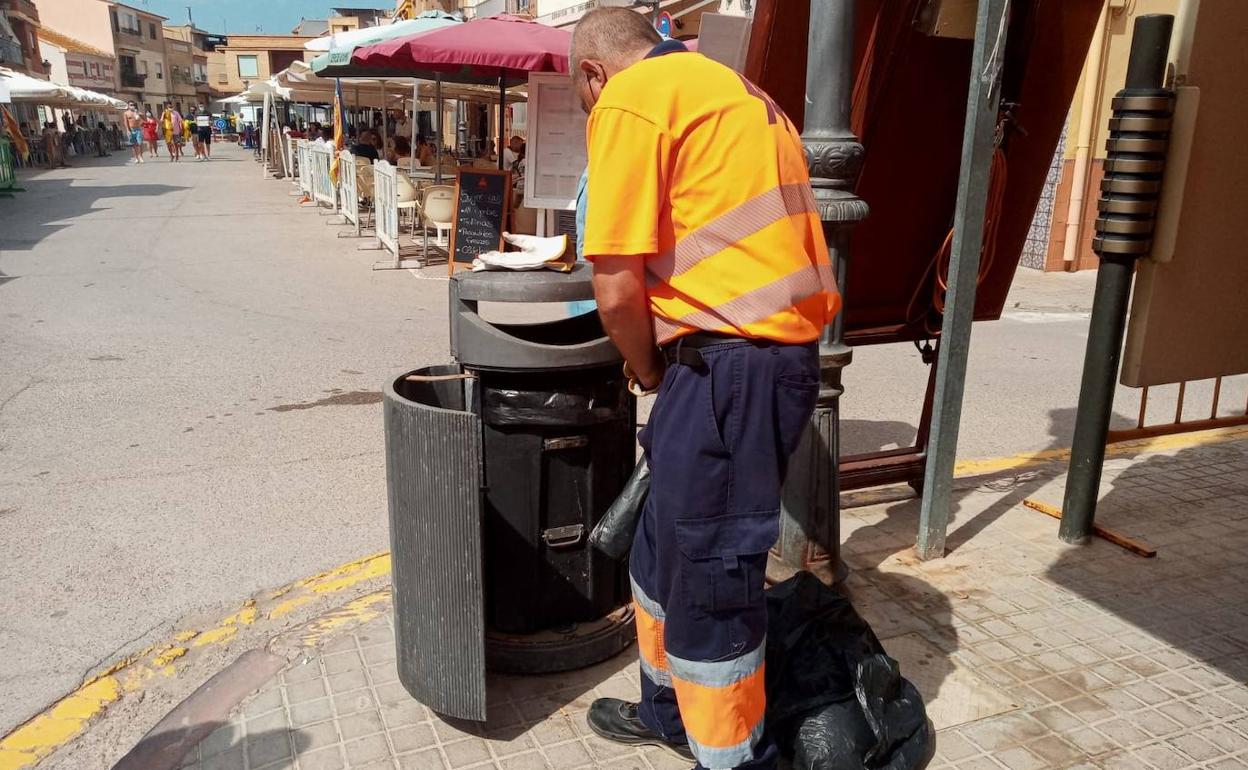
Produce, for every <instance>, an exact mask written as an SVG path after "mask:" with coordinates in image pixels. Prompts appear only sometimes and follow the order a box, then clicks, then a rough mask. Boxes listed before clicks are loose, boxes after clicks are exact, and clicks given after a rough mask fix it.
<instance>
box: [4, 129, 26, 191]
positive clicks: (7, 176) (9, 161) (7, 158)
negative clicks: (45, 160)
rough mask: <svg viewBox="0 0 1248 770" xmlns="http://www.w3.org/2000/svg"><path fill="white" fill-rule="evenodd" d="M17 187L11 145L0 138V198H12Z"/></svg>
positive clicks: (15, 167) (6, 140)
mask: <svg viewBox="0 0 1248 770" xmlns="http://www.w3.org/2000/svg"><path fill="white" fill-rule="evenodd" d="M19 189H21V188H19V187H18V186H17V162H16V161H15V160H14V158H13V144H12V142H10V141H9V140H8V139H5V138H3V137H0V198H12V197H13V191H14V190H19Z"/></svg>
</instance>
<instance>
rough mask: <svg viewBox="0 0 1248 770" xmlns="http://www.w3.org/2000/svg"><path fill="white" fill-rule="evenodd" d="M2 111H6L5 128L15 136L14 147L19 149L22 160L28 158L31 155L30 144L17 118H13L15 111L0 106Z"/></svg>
mask: <svg viewBox="0 0 1248 770" xmlns="http://www.w3.org/2000/svg"><path fill="white" fill-rule="evenodd" d="M0 112H3V113H4V130H5V131H6V132H7V133H8V135H9V136H11V137H13V148H14V149H15V150H17V152H18V154H19V155H20V156H21V158H22V160H26V159H27V158H29V157H30V145H28V144H26V137H25V136H23V135H22V128H21V126H19V125H17V120H15V119H14V118H13V113H11V112H9V111H8V109H6V108H4V107H0Z"/></svg>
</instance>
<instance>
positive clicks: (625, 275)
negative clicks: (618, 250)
mask: <svg viewBox="0 0 1248 770" xmlns="http://www.w3.org/2000/svg"><path fill="white" fill-rule="evenodd" d="M593 262H594V298H595V300H597V302H598V315H599V317H601V318H602V325H603V328H604V329H606V330H607V336H609V337H610V338H611V341H612V342H614V343H615V346H616V348H618V349H619V351H620V353H621V354H622V355H623V356H624V361H625V362H627V364H628V366H629V368H630V369H631V370H632V372H633V374H634V375H636V377H637V381H638V382H640V383H641V386H642V387H643V388H645V389H646V390H652V389H654V388H656V387H658V385H659V382H660V381H661V380H662V379H663V370H664V363H663V357H662V355H661V354H660V353H659V349H658V347H657V346H656V345H655V344H654V323H653V319H652V318H651V317H650V303H649V301H648V300H647V299H646V276H645V260H644V259H643V258H642V257H639V256H601V257H595V258H594V260H593Z"/></svg>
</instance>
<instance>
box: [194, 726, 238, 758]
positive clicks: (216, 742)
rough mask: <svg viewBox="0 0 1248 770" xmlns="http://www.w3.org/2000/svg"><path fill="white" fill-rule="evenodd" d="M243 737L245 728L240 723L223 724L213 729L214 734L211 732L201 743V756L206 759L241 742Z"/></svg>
mask: <svg viewBox="0 0 1248 770" xmlns="http://www.w3.org/2000/svg"><path fill="white" fill-rule="evenodd" d="M242 738H243V729H242V727H240V726H239V725H236V724H225V725H222V726H221V727H218V728H217V729H216V730H214V731H212V734H210V735H209V736H208V737H207V738H205V739H204V740H203V741H202V742H201V743H200V744H199V756H200V757H201V758H204V759H206V758H208V757H211V756H214V755H216V754H220V753H221V752H223V751H225V750H226V749H228V748H230V747H232V746H234V745H235V744H237V743H239V742H241V741H242Z"/></svg>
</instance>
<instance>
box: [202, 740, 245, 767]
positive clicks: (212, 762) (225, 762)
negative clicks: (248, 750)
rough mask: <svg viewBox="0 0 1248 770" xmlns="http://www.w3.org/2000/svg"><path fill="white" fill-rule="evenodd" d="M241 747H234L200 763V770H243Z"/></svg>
mask: <svg viewBox="0 0 1248 770" xmlns="http://www.w3.org/2000/svg"><path fill="white" fill-rule="evenodd" d="M243 763H244V760H243V747H242V746H234V747H232V748H229V749H226V750H225V751H222V752H221V753H219V754H214V755H213V756H211V757H207V758H205V759H203V760H201V761H200V763H199V766H200V768H202V770H244V768H245V765H244V764H243Z"/></svg>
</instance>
